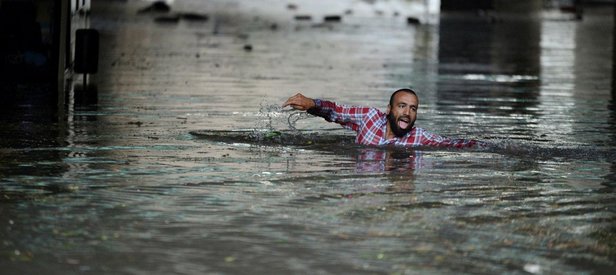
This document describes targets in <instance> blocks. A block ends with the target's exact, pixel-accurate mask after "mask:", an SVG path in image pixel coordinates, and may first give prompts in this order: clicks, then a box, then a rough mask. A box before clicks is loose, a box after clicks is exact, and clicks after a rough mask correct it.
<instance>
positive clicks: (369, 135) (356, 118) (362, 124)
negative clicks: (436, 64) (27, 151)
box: [282, 89, 486, 148]
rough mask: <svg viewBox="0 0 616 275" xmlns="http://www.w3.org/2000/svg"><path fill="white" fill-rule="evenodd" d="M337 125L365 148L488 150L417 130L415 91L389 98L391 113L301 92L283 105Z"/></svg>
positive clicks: (470, 142) (478, 144)
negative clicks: (384, 146) (379, 146)
mask: <svg viewBox="0 0 616 275" xmlns="http://www.w3.org/2000/svg"><path fill="white" fill-rule="evenodd" d="M286 106H291V107H292V108H294V109H296V110H302V111H307V112H308V113H309V114H312V115H315V116H319V117H322V118H324V119H325V120H327V121H329V122H336V123H338V124H340V125H342V126H343V127H345V128H348V129H351V130H353V131H355V132H357V137H356V139H355V142H356V143H359V144H364V145H402V146H439V147H455V148H469V147H484V146H485V145H486V144H485V143H484V142H480V141H477V140H467V139H450V138H445V137H442V136H439V135H436V134H433V133H430V132H428V131H426V130H424V129H422V128H418V127H415V125H414V124H415V120H416V119H417V109H418V108H419V98H418V97H417V94H416V93H415V92H414V91H413V90H411V89H399V90H397V91H395V92H394V93H393V94H392V95H391V98H390V99H389V105H388V106H387V113H383V112H382V111H380V110H378V109H376V108H370V107H354V106H345V105H338V104H336V103H335V102H331V101H327V100H322V99H312V98H309V97H306V96H304V95H302V94H301V93H298V94H296V95H294V96H292V97H290V98H289V99H287V101H286V102H285V103H284V104H283V105H282V107H286Z"/></svg>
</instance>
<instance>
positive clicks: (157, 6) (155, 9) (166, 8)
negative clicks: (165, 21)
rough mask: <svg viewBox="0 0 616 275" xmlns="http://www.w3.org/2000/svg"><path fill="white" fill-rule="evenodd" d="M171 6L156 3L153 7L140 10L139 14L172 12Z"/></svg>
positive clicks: (162, 2) (159, 2)
mask: <svg viewBox="0 0 616 275" xmlns="http://www.w3.org/2000/svg"><path fill="white" fill-rule="evenodd" d="M170 11H171V6H169V5H168V4H167V3H165V2H164V1H156V2H154V3H152V4H151V5H149V6H147V7H145V8H142V9H140V10H139V11H137V13H148V12H170Z"/></svg>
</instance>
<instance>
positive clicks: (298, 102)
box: [282, 93, 316, 111]
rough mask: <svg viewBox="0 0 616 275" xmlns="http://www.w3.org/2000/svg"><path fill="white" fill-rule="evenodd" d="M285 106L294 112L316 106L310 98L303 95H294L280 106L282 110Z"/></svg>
mask: <svg viewBox="0 0 616 275" xmlns="http://www.w3.org/2000/svg"><path fill="white" fill-rule="evenodd" d="M287 106H291V107H292V108H293V109H296V110H301V111H306V110H308V109H310V108H313V107H315V106H316V104H315V103H314V100H313V99H312V98H309V97H305V96H304V95H303V94H301V93H297V94H296V95H294V96H292V97H289V99H287V101H285V103H283V104H282V107H283V108H284V107H287Z"/></svg>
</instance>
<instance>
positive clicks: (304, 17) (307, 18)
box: [295, 15, 312, 21]
mask: <svg viewBox="0 0 616 275" xmlns="http://www.w3.org/2000/svg"><path fill="white" fill-rule="evenodd" d="M295 20H297V21H310V20H312V16H310V15H296V16H295Z"/></svg>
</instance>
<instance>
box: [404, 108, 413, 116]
mask: <svg viewBox="0 0 616 275" xmlns="http://www.w3.org/2000/svg"><path fill="white" fill-rule="evenodd" d="M410 113H411V108H404V109H403V110H402V114H405V115H409V114H410Z"/></svg>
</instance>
